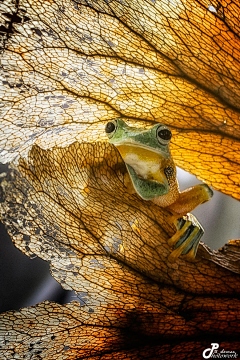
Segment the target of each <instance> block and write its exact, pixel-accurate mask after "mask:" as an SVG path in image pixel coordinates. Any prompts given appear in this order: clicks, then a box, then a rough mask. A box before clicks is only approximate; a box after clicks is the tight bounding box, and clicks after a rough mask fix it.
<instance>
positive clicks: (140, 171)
mask: <svg viewBox="0 0 240 360" xmlns="http://www.w3.org/2000/svg"><path fill="white" fill-rule="evenodd" d="M117 149H118V150H119V152H120V154H121V156H122V158H123V160H124V162H125V164H126V165H129V166H131V167H132V168H133V170H134V171H135V173H136V176H137V177H139V179H144V180H151V181H157V182H159V183H162V184H164V183H166V182H167V179H166V176H165V174H164V168H165V167H166V162H167V159H166V158H165V157H164V156H163V155H162V154H159V153H156V152H154V151H151V150H149V149H147V150H146V149H143V148H140V147H135V146H128V145H120V146H117ZM130 176H131V174H130ZM132 180H133V179H132Z"/></svg>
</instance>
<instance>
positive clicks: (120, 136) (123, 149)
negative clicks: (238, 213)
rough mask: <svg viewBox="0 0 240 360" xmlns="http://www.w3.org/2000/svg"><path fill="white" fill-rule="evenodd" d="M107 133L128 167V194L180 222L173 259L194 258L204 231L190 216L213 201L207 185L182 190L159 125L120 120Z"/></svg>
mask: <svg viewBox="0 0 240 360" xmlns="http://www.w3.org/2000/svg"><path fill="white" fill-rule="evenodd" d="M105 131H106V133H107V135H108V138H109V142H110V143H112V144H114V145H115V146H116V147H117V149H118V150H119V152H120V154H121V156H122V158H123V160H124V162H125V164H126V167H127V170H128V174H127V175H126V178H125V185H126V187H127V188H128V191H130V192H132V193H133V192H136V193H137V194H138V195H139V196H140V197H141V198H142V199H144V200H151V201H152V202H154V203H155V204H157V205H158V206H160V207H164V208H167V210H168V211H170V212H171V213H172V214H173V215H174V217H175V219H178V220H177V221H176V222H175V224H176V227H177V230H178V231H177V232H176V234H175V235H174V236H173V237H172V238H171V239H170V240H169V243H170V244H171V245H175V250H174V251H173V252H172V254H171V258H172V259H175V258H177V257H178V256H179V255H181V254H184V255H186V254H187V255H188V257H189V258H194V257H195V255H196V252H197V248H198V244H199V241H200V238H201V237H202V235H203V229H202V227H201V225H200V224H199V223H198V221H197V220H196V218H195V217H194V216H193V215H191V214H187V213H188V212H190V211H192V210H193V209H194V208H195V207H196V206H198V205H200V204H202V203H204V202H206V201H208V200H210V199H211V197H212V195H213V192H212V190H211V189H210V188H209V187H208V185H206V184H199V185H195V186H193V187H190V188H188V189H186V190H184V191H182V192H180V191H179V187H178V181H177V178H176V166H175V164H174V161H173V159H172V157H171V153H170V149H169V145H170V139H171V131H170V130H169V128H168V127H167V126H166V125H164V124H157V125H154V126H153V127H152V128H151V129H140V128H135V127H131V126H128V125H127V124H126V123H125V122H124V121H123V120H122V119H121V118H117V119H114V120H112V121H110V122H108V124H107V125H106V129H105Z"/></svg>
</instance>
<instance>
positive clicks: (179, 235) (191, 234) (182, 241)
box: [168, 214, 204, 262]
mask: <svg viewBox="0 0 240 360" xmlns="http://www.w3.org/2000/svg"><path fill="white" fill-rule="evenodd" d="M175 225H176V228H177V232H176V233H175V234H174V235H173V236H172V237H171V238H170V239H169V240H168V244H169V245H170V246H174V250H173V252H172V253H171V254H170V256H169V260H170V261H172V262H173V261H176V259H177V258H178V257H179V256H180V255H185V259H186V258H187V259H189V260H194V258H195V256H196V253H197V249H198V245H199V241H200V239H201V237H202V236H203V234H204V230H203V228H202V226H201V225H200V223H199V222H198V221H197V219H196V218H195V216H193V215H192V214H187V215H186V216H183V217H181V218H179V219H177V220H176V223H175Z"/></svg>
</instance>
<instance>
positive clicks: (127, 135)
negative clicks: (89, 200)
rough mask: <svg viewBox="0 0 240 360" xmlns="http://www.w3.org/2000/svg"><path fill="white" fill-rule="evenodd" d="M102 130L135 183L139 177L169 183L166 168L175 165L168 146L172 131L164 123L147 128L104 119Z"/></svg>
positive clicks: (119, 120) (118, 120) (172, 167)
mask: <svg viewBox="0 0 240 360" xmlns="http://www.w3.org/2000/svg"><path fill="white" fill-rule="evenodd" d="M105 131H106V134H107V136H108V138H109V142H110V143H111V144H114V145H115V146H116V147H117V149H118V151H119V152H120V154H121V156H122V158H123V160H124V162H125V163H126V165H127V169H128V172H129V175H130V177H131V179H132V182H133V184H134V185H135V187H136V182H137V181H139V179H144V180H147V181H155V182H158V183H161V184H167V183H168V181H167V176H166V171H168V170H169V169H170V167H171V169H172V170H174V168H175V165H174V163H173V160H172V158H171V154H170V150H169V143H170V140H171V136H172V134H171V131H170V130H169V129H168V127H167V126H166V125H164V124H157V125H154V126H153V127H152V128H150V129H140V128H136V127H131V126H128V125H127V124H126V123H125V122H124V121H123V120H122V119H120V118H117V119H114V120H112V121H109V122H108V123H107V125H106V128H105ZM166 169H168V170H166ZM148 185H149V184H148ZM150 185H151V184H150ZM150 185H149V186H150ZM140 195H141V196H142V197H143V195H142V194H140ZM151 196H152V197H154V196H156V195H155V194H153V195H151ZM143 198H144V197H143ZM145 198H146V197H145ZM149 198H150V197H149Z"/></svg>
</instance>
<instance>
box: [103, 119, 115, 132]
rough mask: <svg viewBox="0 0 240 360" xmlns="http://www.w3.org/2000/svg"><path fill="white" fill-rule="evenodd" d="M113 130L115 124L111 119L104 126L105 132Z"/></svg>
mask: <svg viewBox="0 0 240 360" xmlns="http://www.w3.org/2000/svg"><path fill="white" fill-rule="evenodd" d="M114 130H115V125H114V123H113V122H111V121H110V122H108V123H107V125H106V127H105V131H106V133H107V134H109V133H111V132H113V131H114Z"/></svg>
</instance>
